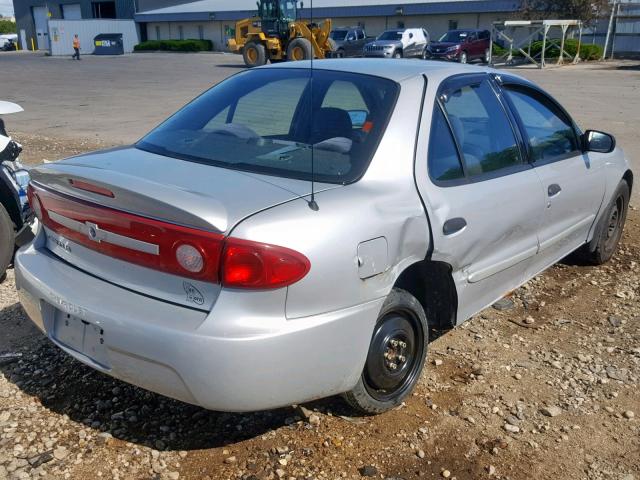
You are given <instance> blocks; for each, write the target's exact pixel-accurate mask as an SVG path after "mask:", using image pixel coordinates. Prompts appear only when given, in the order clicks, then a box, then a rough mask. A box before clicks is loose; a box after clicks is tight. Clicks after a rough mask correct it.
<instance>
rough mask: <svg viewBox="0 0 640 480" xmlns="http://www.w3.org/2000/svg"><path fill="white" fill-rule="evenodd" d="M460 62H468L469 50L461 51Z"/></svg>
mask: <svg viewBox="0 0 640 480" xmlns="http://www.w3.org/2000/svg"><path fill="white" fill-rule="evenodd" d="M460 63H467V52H462V53H460Z"/></svg>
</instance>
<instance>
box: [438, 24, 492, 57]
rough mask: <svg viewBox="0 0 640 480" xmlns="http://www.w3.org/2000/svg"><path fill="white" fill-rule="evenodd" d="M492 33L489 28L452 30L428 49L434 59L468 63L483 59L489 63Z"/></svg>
mask: <svg viewBox="0 0 640 480" xmlns="http://www.w3.org/2000/svg"><path fill="white" fill-rule="evenodd" d="M490 42H491V34H490V33H489V31H488V30H451V31H449V32H447V33H445V34H444V35H443V36H442V37H440V39H439V40H438V41H437V42H432V43H431V45H429V47H428V49H427V51H428V55H429V57H430V58H432V59H443V60H453V61H456V62H460V63H467V62H471V61H473V60H481V61H483V62H485V63H489V62H490V61H491V59H490V58H489V56H490V54H491V53H490V49H489V46H490Z"/></svg>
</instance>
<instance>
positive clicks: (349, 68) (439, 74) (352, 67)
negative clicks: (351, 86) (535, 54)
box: [259, 58, 515, 82]
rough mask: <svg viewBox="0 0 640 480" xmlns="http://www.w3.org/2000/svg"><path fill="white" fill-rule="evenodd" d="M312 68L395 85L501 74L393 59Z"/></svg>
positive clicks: (303, 65) (319, 63)
mask: <svg viewBox="0 0 640 480" xmlns="http://www.w3.org/2000/svg"><path fill="white" fill-rule="evenodd" d="M259 68H260V69H263V68H296V69H298V68H299V69H309V68H311V61H309V60H305V61H300V62H283V63H276V64H272V65H266V66H264V67H259ZM313 68H314V69H316V70H333V71H339V72H352V73H359V74H362V75H374V76H376V77H382V78H388V79H389V80H393V81H395V82H401V81H403V80H406V79H409V78H412V77H419V76H422V75H426V76H427V78H429V79H432V80H438V79H440V80H441V79H444V78H447V77H450V76H452V75H457V74H460V73H486V72H495V73H497V72H498V70H495V69H492V68H488V67H480V66H475V65H469V64H459V63H453V62H440V61H431V60H409V59H390V58H349V59H346V58H339V59H325V60H314V61H313ZM514 76H515V75H514Z"/></svg>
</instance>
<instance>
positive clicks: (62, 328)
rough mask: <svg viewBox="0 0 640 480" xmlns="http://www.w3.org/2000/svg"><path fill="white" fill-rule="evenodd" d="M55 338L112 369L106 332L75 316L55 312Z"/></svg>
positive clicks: (58, 311)
mask: <svg viewBox="0 0 640 480" xmlns="http://www.w3.org/2000/svg"><path fill="white" fill-rule="evenodd" d="M53 338H54V339H55V340H56V341H58V342H59V343H61V344H62V345H64V346H65V347H67V348H69V349H71V350H73V351H75V352H78V353H80V354H82V355H84V356H86V357H89V359H90V360H92V361H94V362H95V363H97V364H99V365H100V366H102V367H104V368H110V365H109V357H108V355H107V349H106V347H105V339H104V330H103V329H102V327H100V326H98V325H94V324H92V323H90V322H87V321H86V320H83V319H81V318H78V317H76V316H74V315H71V314H68V313H66V312H62V311H60V310H56V311H55V316H54V326H53Z"/></svg>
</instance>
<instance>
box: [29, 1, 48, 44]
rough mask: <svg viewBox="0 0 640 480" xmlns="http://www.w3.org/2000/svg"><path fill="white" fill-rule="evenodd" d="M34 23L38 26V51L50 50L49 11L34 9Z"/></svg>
mask: <svg viewBox="0 0 640 480" xmlns="http://www.w3.org/2000/svg"><path fill="white" fill-rule="evenodd" d="M32 12H33V23H34V24H35V26H36V39H37V40H38V50H49V9H48V8H47V7H32Z"/></svg>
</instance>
